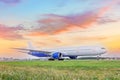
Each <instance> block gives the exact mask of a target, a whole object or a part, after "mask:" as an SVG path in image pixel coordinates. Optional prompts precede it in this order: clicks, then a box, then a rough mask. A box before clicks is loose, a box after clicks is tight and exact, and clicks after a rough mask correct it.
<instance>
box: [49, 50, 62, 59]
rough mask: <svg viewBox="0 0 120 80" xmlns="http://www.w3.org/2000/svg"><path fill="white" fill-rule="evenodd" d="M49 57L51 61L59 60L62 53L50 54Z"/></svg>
mask: <svg viewBox="0 0 120 80" xmlns="http://www.w3.org/2000/svg"><path fill="white" fill-rule="evenodd" d="M51 57H52V58H53V59H60V58H61V57H62V53H60V52H54V53H52V56H51Z"/></svg>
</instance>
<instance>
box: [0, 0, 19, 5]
mask: <svg viewBox="0 0 120 80" xmlns="http://www.w3.org/2000/svg"><path fill="white" fill-rule="evenodd" d="M20 1H21V0H0V2H3V3H6V4H16V3H19V2H20Z"/></svg>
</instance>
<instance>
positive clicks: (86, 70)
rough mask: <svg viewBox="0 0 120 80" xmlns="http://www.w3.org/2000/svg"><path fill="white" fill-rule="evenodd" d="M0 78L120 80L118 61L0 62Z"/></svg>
mask: <svg viewBox="0 0 120 80" xmlns="http://www.w3.org/2000/svg"><path fill="white" fill-rule="evenodd" d="M0 80H120V61H119V60H118V61H117V60H114V61H107V60H100V61H97V60H70V61H69V60H67V61H13V62H0Z"/></svg>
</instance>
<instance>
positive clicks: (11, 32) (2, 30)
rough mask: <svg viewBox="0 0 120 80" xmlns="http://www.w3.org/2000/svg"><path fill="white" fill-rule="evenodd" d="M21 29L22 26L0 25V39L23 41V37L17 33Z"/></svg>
mask: <svg viewBox="0 0 120 80" xmlns="http://www.w3.org/2000/svg"><path fill="white" fill-rule="evenodd" d="M23 29H24V28H23V27H22V26H16V27H8V26H6V25H3V24H0V38H2V39H9V40H15V39H23V36H22V35H21V34H20V33H19V31H20V30H23Z"/></svg>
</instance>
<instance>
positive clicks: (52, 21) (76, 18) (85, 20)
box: [30, 0, 118, 36]
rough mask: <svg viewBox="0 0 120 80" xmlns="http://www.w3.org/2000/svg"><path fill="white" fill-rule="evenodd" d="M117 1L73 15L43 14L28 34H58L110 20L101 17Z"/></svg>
mask: <svg viewBox="0 0 120 80" xmlns="http://www.w3.org/2000/svg"><path fill="white" fill-rule="evenodd" d="M117 2H118V0H115V1H111V2H110V3H109V4H108V5H106V6H103V7H101V8H99V9H95V10H91V11H87V12H84V13H78V14H74V15H66V16H61V15H56V14H46V15H43V16H44V17H45V18H43V19H40V20H38V21H37V23H38V24H39V26H37V27H34V28H33V29H32V31H31V32H30V36H41V35H51V34H59V33H62V32H66V31H70V30H72V29H75V28H76V27H77V28H80V29H86V28H90V27H92V25H95V24H96V23H100V22H101V23H104V22H105V23H107V22H110V21H112V20H110V19H109V20H107V19H106V18H104V22H102V21H103V17H104V15H105V14H106V13H107V12H108V11H110V10H111V9H112V8H113V6H114V5H116V4H117Z"/></svg>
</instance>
